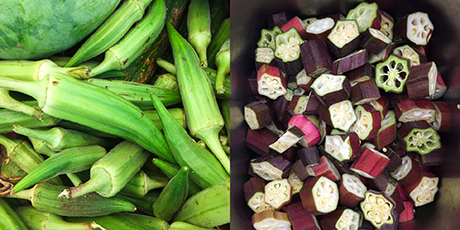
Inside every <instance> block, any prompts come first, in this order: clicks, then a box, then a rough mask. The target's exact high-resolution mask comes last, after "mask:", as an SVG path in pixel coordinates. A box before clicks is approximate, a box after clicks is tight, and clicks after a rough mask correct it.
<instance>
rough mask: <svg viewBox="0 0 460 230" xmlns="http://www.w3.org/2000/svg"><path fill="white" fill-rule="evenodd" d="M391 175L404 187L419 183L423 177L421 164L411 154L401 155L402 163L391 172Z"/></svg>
mask: <svg viewBox="0 0 460 230" xmlns="http://www.w3.org/2000/svg"><path fill="white" fill-rule="evenodd" d="M390 176H391V177H393V178H394V179H396V180H397V181H398V183H399V184H400V185H401V186H402V187H409V186H412V185H414V184H415V183H417V182H418V181H419V180H420V178H421V177H422V172H421V170H420V164H419V163H418V162H417V161H415V160H414V159H412V158H411V157H409V156H407V155H406V156H403V157H401V165H400V166H399V167H398V168H397V169H396V170H394V171H393V172H390Z"/></svg>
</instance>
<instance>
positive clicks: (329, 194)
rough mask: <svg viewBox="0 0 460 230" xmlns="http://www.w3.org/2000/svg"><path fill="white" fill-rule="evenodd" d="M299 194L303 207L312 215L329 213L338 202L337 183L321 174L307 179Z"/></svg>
mask: <svg viewBox="0 0 460 230" xmlns="http://www.w3.org/2000/svg"><path fill="white" fill-rule="evenodd" d="M299 194H300V199H301V200H302V205H303V207H304V208H305V210H307V211H308V212H310V213H312V214H313V215H321V214H326V213H330V212H332V211H334V210H335V209H336V208H337V205H338V203H339V190H338V187H337V184H336V183H335V182H334V181H332V180H330V179H328V178H327V177H323V176H322V177H312V178H310V179H307V180H306V181H305V183H304V185H303V187H302V189H301V190H300V193H299Z"/></svg>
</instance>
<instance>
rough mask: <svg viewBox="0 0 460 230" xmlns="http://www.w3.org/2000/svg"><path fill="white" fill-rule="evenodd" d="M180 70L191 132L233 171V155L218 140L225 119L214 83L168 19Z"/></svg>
mask: <svg viewBox="0 0 460 230" xmlns="http://www.w3.org/2000/svg"><path fill="white" fill-rule="evenodd" d="M166 28H167V30H168V35H169V41H170V43H171V47H172V53H173V56H174V62H175V65H176V70H177V80H178V82H179V91H180V93H181V98H182V104H183V106H184V110H185V114H186V118H187V126H188V128H189V131H190V134H191V135H192V136H195V137H197V138H199V139H201V140H203V141H204V142H206V145H207V146H208V147H209V149H211V151H212V152H213V153H214V155H215V156H216V157H217V159H218V160H219V161H220V162H221V164H222V165H223V166H224V168H225V170H226V171H227V172H228V173H230V159H229V158H228V156H227V154H226V153H225V151H224V150H223V149H222V146H221V144H220V141H219V131H220V130H221V129H222V127H223V126H224V119H223V118H222V114H221V113H220V111H219V106H218V104H217V101H216V97H215V96H214V92H213V89H212V87H211V83H210V82H209V79H208V77H207V76H206V73H205V72H204V70H203V69H202V68H201V67H200V65H199V64H198V63H199V59H198V56H197V54H196V52H195V51H194V49H193V47H192V46H191V45H190V44H189V43H188V42H187V40H185V39H184V38H183V37H182V35H180V34H179V33H178V32H177V31H176V29H174V27H173V26H172V24H171V23H169V22H167V23H166Z"/></svg>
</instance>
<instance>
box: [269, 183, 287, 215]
mask: <svg viewBox="0 0 460 230" xmlns="http://www.w3.org/2000/svg"><path fill="white" fill-rule="evenodd" d="M291 199H292V186H291V185H290V184H289V181H288V180H287V179H281V180H274V181H270V182H268V183H267V184H266V185H265V203H267V204H269V205H271V206H272V207H273V208H275V209H280V208H281V207H282V206H283V205H285V204H288V203H289V202H290V201H291Z"/></svg>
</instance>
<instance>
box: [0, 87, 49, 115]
mask: <svg viewBox="0 0 460 230" xmlns="http://www.w3.org/2000/svg"><path fill="white" fill-rule="evenodd" d="M0 108H5V109H9V110H13V111H17V112H20V113H23V114H26V115H28V116H32V117H34V118H36V119H37V120H41V119H42V117H43V112H42V111H40V110H39V109H37V108H35V107H33V106H30V105H27V104H24V103H22V102H20V101H18V100H16V99H14V98H13V97H11V95H10V91H9V90H6V89H0Z"/></svg>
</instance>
